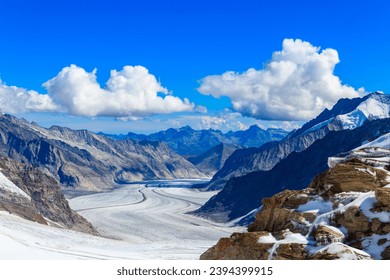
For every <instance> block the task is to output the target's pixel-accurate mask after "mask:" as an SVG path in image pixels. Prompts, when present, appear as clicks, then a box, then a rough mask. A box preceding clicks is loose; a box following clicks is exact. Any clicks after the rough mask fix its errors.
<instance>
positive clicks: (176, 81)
mask: <svg viewBox="0 0 390 280" xmlns="http://www.w3.org/2000/svg"><path fill="white" fill-rule="evenodd" d="M341 2H343V3H341ZM389 13H390V4H388V3H387V1H384V0H383V1H377V0H372V1H353V2H351V1H333V0H331V1H284V0H282V1H252V0H241V1H203V0H201V1H173V0H171V1H147V0H144V1H125V0H111V1H83V0H78V1H73V0H70V1H21V0H14V1H3V0H0V23H1V28H0V38H1V43H0V79H1V81H2V87H0V96H1V94H3V96H6V97H3V98H1V97H0V106H1V110H2V111H3V112H7V111H9V112H10V113H13V114H15V115H17V116H22V117H25V118H27V119H28V120H31V121H37V122H38V123H40V124H42V125H45V126H49V125H51V124H54V123H56V124H61V125H65V126H70V127H73V128H89V129H92V130H94V131H106V132H111V133H113V132H115V133H118V132H121V133H125V132H127V131H135V132H144V133H147V132H152V131H157V130H161V129H166V128H168V127H171V126H173V127H179V126H183V125H187V124H189V125H191V126H193V127H195V128H208V127H213V128H220V129H222V130H228V129H233V130H236V129H239V128H245V127H247V126H248V125H250V124H252V123H258V124H260V125H262V126H263V127H270V126H283V127H286V128H289V127H293V126H294V125H297V124H301V123H302V122H304V121H306V120H309V119H310V118H311V117H312V116H315V114H317V112H320V111H321V110H322V109H323V108H324V107H329V106H331V105H333V104H334V102H335V100H337V99H338V98H341V97H354V96H358V95H363V94H365V93H367V92H371V91H375V90H382V91H384V92H390V83H389V73H390V55H389V53H388V51H389V50H390V29H389V28H388V26H390V24H389V19H388V15H389ZM285 39H293V40H292V41H285ZM327 48H330V49H332V50H335V51H337V55H336V54H334V53H333V52H323V50H325V49H327ZM278 51H279V52H282V53H281V54H279V55H275V52H278ZM298 52H299V53H305V54H304V57H303V58H302V57H300V56H299V55H297V53H298ZM273 54H274V55H273ZM319 56H320V58H318V57H319ZM336 57H337V58H338V59H339V61H340V62H339V61H338V60H337V59H336ZM285 61H287V62H289V63H290V62H292V64H293V65H292V66H291V65H290V64H291V63H290V64H289V66H288V67H290V68H288V67H287V68H286V67H285V64H283V63H282V62H285ZM308 61H309V62H308ZM272 63H276V64H277V65H276V70H275V69H273V68H272V67H273V66H272V67H271V65H273V64H272ZM294 63H295V64H294ZM303 64H304V65H306V66H302V65H303ZM71 65H74V67H73V68H72V67H71ZM138 65H139V66H141V67H142V68H136V67H133V66H138ZM294 65H295V66H294ZM324 65H327V66H326V67H328V68H329V69H325V70H324V69H323V68H324V67H325V66H324ZM125 66H130V67H129V68H126V69H125V68H124V67H125ZM291 67H293V68H294V67H295V68H296V70H291V69H292V68H291ZM313 67H314V68H315V70H312V69H313ZM95 68H96V69H97V72H96V73H95V72H93V71H94V69H95ZM250 68H254V72H253V73H252V72H248V69H250ZM271 68H272V69H271ZM295 68H294V69H295ZM333 68H334V71H333ZM289 69H290V70H291V71H290V70H289ZM111 70H116V76H115V77H116V78H113V76H112V74H110V71H111ZM145 71H146V73H145ZM227 71H234V72H232V73H230V74H226V72H227ZM294 71H295V72H294ZM275 72H277V73H276V74H275ZM303 72H304V73H309V72H310V73H309V74H302V73H303ZM224 73H225V76H222V75H223V74H224ZM270 73H271V75H274V74H275V76H274V77H273V78H274V80H275V79H276V80H279V81H280V80H284V77H285V76H286V75H290V79H292V78H293V77H295V79H302V80H308V79H309V80H310V79H314V82H313V83H314V84H316V83H317V86H314V87H312V88H309V89H307V88H305V86H306V85H308V83H306V82H305V83H303V82H302V83H300V84H296V83H295V82H293V81H288V80H287V81H286V83H285V84H283V85H279V84H277V83H276V82H275V81H274V80H272V79H271V78H265V76H267V77H268V76H269V74H270ZM299 73H300V74H299ZM313 73H318V75H322V76H321V77H322V78H321V77H317V76H318V75H317V76H315V75H314V74H313ZM60 74H61V75H60ZM74 75H81V76H83V75H85V79H84V80H82V81H80V80H79V79H78V78H75V77H74ZM135 76H136V77H138V78H134V77H135ZM227 76H228V78H229V79H230V80H229V81H228V82H226V77H227ZM323 76H326V78H323ZM123 77H126V79H127V82H126V83H125V84H123V85H119V86H118V81H121V79H123ZM334 77H337V78H338V79H339V81H335V79H334ZM94 78H96V81H97V83H98V84H99V85H100V88H98V87H97V86H96V84H93V83H92V84H90V83H88V81H90V80H91V79H92V80H93V79H94ZM109 79H111V88H108V87H107V85H106V82H107V81H108V80H109ZM134 79H135V81H134ZM49 80H51V82H50V83H46V86H45V87H44V86H42V84H43V83H45V82H47V81H49ZM320 80H321V81H320ZM320 82H325V83H327V84H330V85H331V86H329V88H332V89H329V90H328V91H324V92H318V90H319V88H321V86H320V85H319V84H318V83H320ZM80 83H81V84H82V85H83V86H80ZM313 83H309V84H310V85H311V84H313ZM263 85H266V86H267V89H259V87H263ZM12 86H14V87H12ZM15 88H16V89H15ZM274 88H276V89H274ZM359 88H364V90H363V89H360V91H359ZM23 89H25V91H23ZM137 89H141V91H145V92H146V93H145V94H146V95H145V96H143V97H145V98H146V99H148V98H149V97H150V98H149V99H150V100H149V99H148V100H149V101H145V104H144V106H143V107H142V108H140V106H138V105H137V104H135V105H134V102H135V101H134V100H136V98H141V97H139V96H138V95H137V94H136V93H134V94H135V95H133V96H132V97H129V98H128V96H127V95H126V94H132V92H133V91H135V90H137ZM241 89H242V92H241V91H240V90H241ZM336 89H337V92H335V91H336ZM71 90H72V92H70V91H71ZM94 90H95V91H96V92H95V94H91V95H90V96H89V95H88V94H89V92H93V91H94ZM290 90H291V91H292V92H291V94H290V93H289V91H290ZM332 90H333V91H332ZM31 91H35V92H36V93H37V94H39V95H38V96H33V95H31ZM126 91H129V92H127V93H126ZM320 91H321V90H320ZM23 93H24V94H26V97H25V98H24V97H23V98H24V99H21V101H19V100H18V99H16V97H15V96H16V95H17V94H19V95H20V94H23ZM5 94H7V95H5ZM15 94H16V95H15ZM41 95H46V97H50V100H49V99H48V98H46V99H42V98H41V97H42V96H41ZM102 95H111V97H110V98H102V100H101V102H100V103H99V102H95V101H96V100H97V99H99V98H100V97H99V96H102ZM148 96H149V97H148ZM167 96H170V98H171V97H172V98H171V99H170V100H169V99H166V97H167ZM157 97H160V99H158V98H157ZM18 98H19V97H18ZM37 98H38V99H39V100H38V101H37ZM72 98H73V99H72ZM252 98H253V99H252ZM114 99H115V100H114ZM187 99H188V102H187V101H186V100H187ZM259 99H262V100H266V101H264V102H261V101H259ZM15 100H16V101H15ZM31 100H32V101H31ZM71 100H73V101H72V102H71ZM80 100H82V101H80ZM118 100H119V101H118ZM13 101H14V102H13ZM12 102H13V103H12ZM31 102H32V103H31ZM34 102H35V103H34ZM77 102H78V103H77ZM82 102H86V103H85V104H84V103H82ZM283 102H286V103H285V104H284V103H283ZM294 102H295V103H296V104H295V103H294ZM11 103H12V104H11ZM15 103H17V104H16V105H15ZM76 103H77V104H76ZM135 103H137V102H135ZM303 103H305V104H306V103H307V104H306V106H302V104H303ZM18 104H19V105H20V106H19V107H20V108H18ZM23 104H24V105H23ZM26 104H27V105H26ZM31 104H32V105H31ZM108 104H113V105H112V106H111V107H110V105H108ZM270 104H272V106H271V105H270ZM94 106H95V107H97V108H95V107H94ZM294 106H297V107H296V109H294V108H295V107H294ZM313 108H314V109H313ZM206 109H207V112H206ZM294 112H295V113H294Z"/></svg>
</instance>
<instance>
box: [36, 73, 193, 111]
mask: <svg viewBox="0 0 390 280" xmlns="http://www.w3.org/2000/svg"><path fill="white" fill-rule="evenodd" d="M43 86H44V87H45V88H46V89H47V92H48V95H49V96H50V98H52V100H53V101H54V103H56V104H58V105H59V106H61V107H62V108H64V109H65V111H67V112H69V113H70V114H73V115H80V116H90V117H94V116H113V117H126V118H131V117H135V118H136V117H143V116H147V115H152V114H164V113H173V112H183V111H193V110H194V104H193V103H190V102H189V100H188V99H187V98H185V99H184V100H182V99H180V98H178V97H175V96H172V95H171V94H170V92H169V91H168V90H167V89H166V88H164V87H162V86H161V84H160V82H158V81H157V79H156V77H155V76H154V75H152V74H150V73H149V71H148V69H146V68H145V67H143V66H125V67H123V69H122V70H121V71H116V70H112V71H111V75H110V78H109V79H108V81H107V83H106V87H105V88H102V87H101V86H100V84H99V83H98V82H97V81H96V69H95V70H94V71H92V72H91V73H88V72H87V71H85V70H84V69H83V68H81V67H78V66H76V65H71V66H69V67H65V68H63V69H62V70H61V72H59V73H58V75H57V76H56V77H54V78H52V79H51V80H49V81H47V82H45V83H44V84H43Z"/></svg>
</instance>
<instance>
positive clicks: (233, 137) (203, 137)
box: [107, 125, 288, 156]
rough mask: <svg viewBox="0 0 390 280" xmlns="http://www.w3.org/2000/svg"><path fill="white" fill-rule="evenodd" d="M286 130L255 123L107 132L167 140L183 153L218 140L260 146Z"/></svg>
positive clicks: (198, 151)
mask: <svg viewBox="0 0 390 280" xmlns="http://www.w3.org/2000/svg"><path fill="white" fill-rule="evenodd" d="M287 134H288V132H287V131H284V130H282V129H272V128H271V129H267V130H264V129H261V128H260V127H258V126H257V125H253V126H251V127H250V128H249V129H247V130H245V131H235V132H233V131H229V132H227V133H223V132H221V131H220V130H214V129H208V130H194V129H192V128H191V127H189V126H185V127H182V128H178V129H175V128H170V129H168V130H165V131H160V132H157V133H153V134H150V135H144V134H135V133H131V132H129V133H128V134H127V135H107V136H109V137H111V138H115V139H132V140H149V141H159V142H164V143H166V144H167V145H168V146H169V147H170V148H171V149H172V150H174V151H175V152H177V153H178V154H180V155H183V156H196V155H200V154H202V153H205V152H207V151H208V150H210V149H211V148H213V147H215V146H217V145H219V144H222V143H223V144H228V145H234V146H241V147H246V148H247V147H259V146H261V145H263V144H264V143H266V142H269V141H279V140H281V139H283V138H284V137H285V136H286V135H287Z"/></svg>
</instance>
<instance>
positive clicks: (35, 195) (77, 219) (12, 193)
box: [0, 156, 98, 235]
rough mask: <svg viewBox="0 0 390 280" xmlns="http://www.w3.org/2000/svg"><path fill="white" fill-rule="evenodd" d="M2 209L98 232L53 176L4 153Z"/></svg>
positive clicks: (1, 163)
mask: <svg viewBox="0 0 390 280" xmlns="http://www.w3.org/2000/svg"><path fill="white" fill-rule="evenodd" d="M0 210H1V211H7V212H9V213H11V214H14V215H17V216H20V217H22V218H24V219H27V220H30V221H35V222H38V223H41V224H45V225H51V226H56V227H61V228H66V229H72V230H75V231H80V232H84V233H88V234H93V235H98V233H97V231H96V230H95V229H94V228H93V227H92V225H91V224H90V223H89V222H88V221H87V220H86V219H84V218H83V217H81V216H80V215H79V214H77V213H76V212H75V211H73V210H72V209H71V208H70V207H69V204H68V201H67V200H66V199H65V196H64V195H63V193H62V191H61V188H60V185H59V184H58V182H57V181H56V180H55V179H54V178H52V177H51V176H48V175H46V174H44V173H42V172H41V171H40V170H38V169H36V168H33V167H32V166H31V165H25V164H22V163H18V162H16V161H14V160H12V159H9V158H5V157H2V156H0Z"/></svg>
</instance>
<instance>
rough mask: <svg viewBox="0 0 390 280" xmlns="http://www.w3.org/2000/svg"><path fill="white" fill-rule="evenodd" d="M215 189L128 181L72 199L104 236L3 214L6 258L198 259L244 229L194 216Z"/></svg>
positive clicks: (0, 242)
mask: <svg viewBox="0 0 390 280" xmlns="http://www.w3.org/2000/svg"><path fill="white" fill-rule="evenodd" d="M214 194H215V192H199V191H197V190H193V189H187V188H154V187H153V188H148V187H145V185H142V184H139V185H126V186H123V187H121V188H118V189H115V190H113V191H111V192H107V193H100V194H94V195H88V196H81V197H77V198H74V199H71V200H70V205H71V207H72V208H73V209H75V210H78V212H79V213H80V214H81V215H83V216H84V217H86V218H87V219H88V220H89V221H90V222H91V223H92V224H93V225H94V226H95V227H96V228H97V229H98V231H99V232H100V233H101V234H102V235H103V236H105V237H108V238H101V237H93V236H90V235H86V234H81V233H77V232H74V231H68V230H62V229H57V228H53V227H48V226H43V225H39V224H37V223H32V222H28V221H26V220H23V219H21V218H18V217H15V216H13V215H9V214H8V213H6V212H0V246H1V248H2V249H1V250H0V258H1V259H118V258H119V259H198V258H199V256H200V254H202V253H203V252H204V251H206V250H207V249H208V248H209V247H211V246H212V245H214V244H215V243H216V242H217V241H218V240H219V238H221V237H224V236H229V235H230V234H231V233H233V232H237V231H243V230H244V229H243V228H237V227H228V226H227V225H225V224H217V223H214V222H211V221H207V220H204V219H202V218H198V217H195V216H192V215H189V214H186V213H187V212H189V211H192V210H195V209H197V208H198V207H199V206H200V205H202V204H204V203H205V202H206V201H207V200H208V199H209V198H210V197H211V196H212V195H214Z"/></svg>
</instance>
